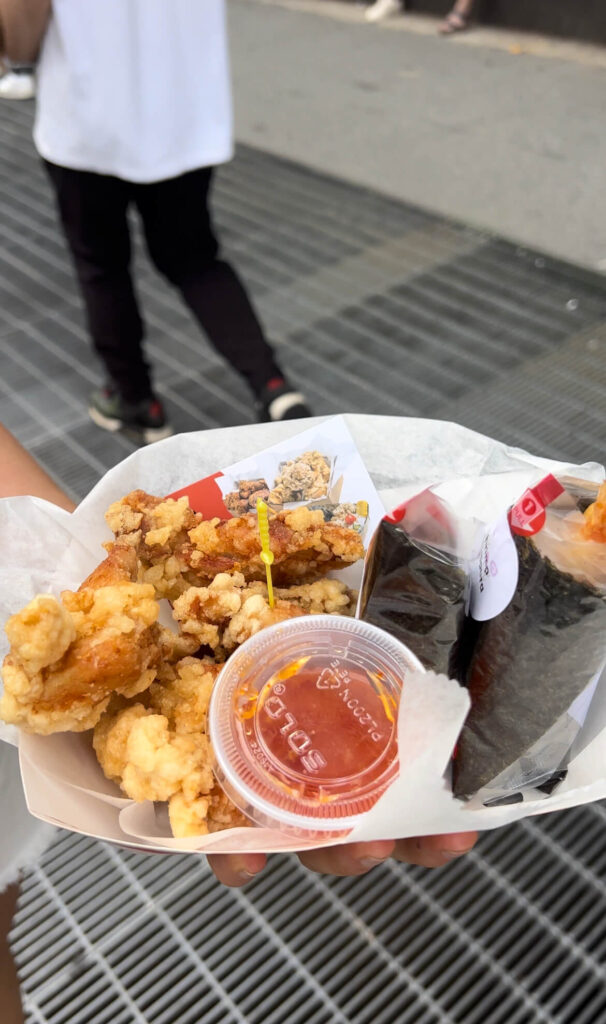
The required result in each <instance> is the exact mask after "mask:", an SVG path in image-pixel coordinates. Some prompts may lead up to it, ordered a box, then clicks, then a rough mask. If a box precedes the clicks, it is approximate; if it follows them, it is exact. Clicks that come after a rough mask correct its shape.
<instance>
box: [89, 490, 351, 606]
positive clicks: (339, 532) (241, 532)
mask: <svg viewBox="0 0 606 1024" xmlns="http://www.w3.org/2000/svg"><path fill="white" fill-rule="evenodd" d="M106 518H107V522H108V523H109V525H110V527H111V528H112V529H113V530H114V532H115V534H116V539H117V542H118V544H119V545H121V546H124V545H127V546H131V547H133V548H134V550H135V552H136V556H137V559H138V565H139V571H138V579H139V581H140V582H145V583H151V584H152V585H153V587H154V589H155V592H156V595H157V596H158V597H168V598H169V599H170V600H171V601H174V600H175V599H176V598H178V597H179V595H180V594H182V593H183V591H184V590H186V589H187V588H188V587H189V586H200V585H203V584H205V583H206V582H207V581H210V580H212V579H214V578H215V576H217V574H219V573H224V572H228V573H233V572H242V573H243V574H244V576H245V578H246V579H247V580H255V579H256V580H263V579H264V578H265V566H264V564H263V562H262V561H261V557H260V553H261V543H260V540H259V532H258V525H257V517H256V515H254V514H252V513H249V514H248V515H244V516H240V517H238V518H233V519H227V520H219V519H211V520H204V519H203V518H202V516H200V515H198V514H197V513H195V512H192V511H191V509H190V508H189V506H188V504H187V499H186V498H179V499H178V501H175V500H174V499H172V498H166V499H164V500H161V499H160V498H154V497H153V496H151V495H148V494H145V492H144V491H133V492H132V493H131V494H128V495H127V496H126V497H125V498H123V499H122V500H121V501H119V502H116V503H115V504H114V505H112V506H111V507H110V509H109V511H108V513H107V517H106ZM269 533H270V544H271V549H272V551H273V554H274V564H273V569H272V573H273V578H274V581H275V583H276V585H278V586H279V585H280V584H287V583H290V582H297V583H298V582H305V580H309V579H314V578H317V577H319V576H324V575H326V574H327V573H329V572H330V571H332V570H334V569H339V568H343V567H344V566H346V565H350V564H351V563H353V562H356V561H357V560H358V559H359V558H361V557H362V556H363V554H364V547H363V544H362V541H361V539H360V537H359V536H358V534H356V533H355V532H354V531H352V530H348V529H346V528H345V527H342V526H336V525H334V524H331V523H325V522H324V517H323V515H322V513H321V512H320V511H319V510H317V511H311V510H310V509H307V508H299V509H292V510H290V511H285V512H279V513H278V514H277V515H275V516H273V517H272V518H271V519H270V522H269ZM110 552H111V549H110Z"/></svg>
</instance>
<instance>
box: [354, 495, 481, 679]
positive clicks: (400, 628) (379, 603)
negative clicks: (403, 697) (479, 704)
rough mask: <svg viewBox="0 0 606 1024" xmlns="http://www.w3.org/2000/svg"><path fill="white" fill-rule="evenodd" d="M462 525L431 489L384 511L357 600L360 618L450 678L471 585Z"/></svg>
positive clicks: (456, 670) (455, 670)
mask: <svg viewBox="0 0 606 1024" xmlns="http://www.w3.org/2000/svg"><path fill="white" fill-rule="evenodd" d="M462 525H463V524H462V521H461V520H460V519H457V517H456V516H455V515H454V514H453V512H452V510H451V509H450V508H449V506H448V504H447V503H446V502H445V501H442V500H441V499H440V498H439V497H438V496H437V495H436V494H435V493H434V492H433V491H432V490H431V488H428V489H427V490H424V491H421V493H420V494H418V495H416V496H415V497H414V498H410V499H409V500H408V501H407V502H405V503H404V504H403V505H400V506H399V507H398V508H396V509H394V510H393V511H392V512H390V513H389V515H386V516H384V517H383V519H382V520H381V522H380V523H379V526H378V527H377V529H376V531H375V533H374V536H373V537H372V540H371V543H370V545H369V549H368V553H367V557H366V561H365V571H364V576H363V581H362V589H361V593H360V600H359V603H358V615H359V617H360V618H362V619H365V621H366V622H371V623H372V624H373V625H375V626H380V627H381V628H382V629H385V630H387V632H388V633H392V634H393V636H395V637H397V639H398V640H401V641H402V643H404V644H406V646H407V647H409V648H410V649H411V650H412V651H414V653H415V654H416V655H417V657H418V658H419V659H420V661H421V662H422V664H423V665H424V667H425V668H427V669H431V670H432V671H433V672H437V673H442V674H443V675H447V676H448V677H449V678H451V679H458V678H459V676H460V671H459V662H460V660H461V655H460V643H461V638H462V634H463V628H464V625H465V619H466V606H467V601H468V589H469V583H468V581H469V575H468V572H467V568H466V560H465V553H464V551H463V546H464V540H465V538H464V536H461V533H462Z"/></svg>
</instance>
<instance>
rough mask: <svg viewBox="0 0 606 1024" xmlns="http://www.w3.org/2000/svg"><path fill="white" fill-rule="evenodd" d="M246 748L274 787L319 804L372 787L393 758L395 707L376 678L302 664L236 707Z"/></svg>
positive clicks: (339, 662) (324, 664)
mask: <svg viewBox="0 0 606 1024" xmlns="http://www.w3.org/2000/svg"><path fill="white" fill-rule="evenodd" d="M238 717H239V719H240V722H241V725H242V730H243V740H244V743H245V744H246V745H247V746H248V747H249V750H250V751H251V752H252V753H253V756H254V757H255V760H256V761H257V763H258V764H259V765H260V766H262V767H264V768H265V769H266V770H267V771H269V773H270V774H271V776H272V779H273V780H274V782H276V781H277V782H278V783H280V784H281V785H283V786H284V787H285V788H286V789H287V790H288V792H290V793H291V794H292V793H295V792H296V793H297V794H298V795H299V796H301V797H304V798H306V799H310V798H311V799H312V800H313V799H314V798H316V799H317V800H318V802H320V803H322V802H324V801H330V800H331V799H332V800H334V799H336V798H338V797H342V796H344V795H346V794H347V795H350V796H351V797H352V798H354V799H355V796H356V793H360V791H361V790H365V789H367V788H368V787H369V786H370V787H372V786H373V784H376V783H377V781H378V780H379V779H380V778H381V776H382V775H383V774H384V773H385V772H386V770H387V769H388V768H389V767H390V765H391V766H393V763H394V761H395V760H396V758H397V737H396V721H397V706H396V702H395V700H394V697H393V695H392V694H391V693H390V692H389V691H388V688H387V687H386V686H385V685H384V684H383V681H382V676H381V673H374V672H370V671H367V670H366V669H365V668H363V667H361V666H359V665H354V664H351V663H348V662H347V660H345V659H343V658H341V659H339V658H336V657H335V658H331V659H330V658H329V659H327V658H326V657H322V658H318V657H313V658H309V657H307V658H301V659H299V661H296V662H292V663H290V664H289V665H287V666H286V667H285V668H284V669H282V670H280V671H279V672H277V673H275V674H274V675H273V676H272V677H271V678H270V679H268V680H267V682H266V683H265V684H264V685H263V687H262V688H261V690H260V692H259V694H258V697H257V696H256V694H255V695H252V694H250V693H247V691H246V687H245V686H244V687H243V688H242V690H241V691H240V701H239V703H238Z"/></svg>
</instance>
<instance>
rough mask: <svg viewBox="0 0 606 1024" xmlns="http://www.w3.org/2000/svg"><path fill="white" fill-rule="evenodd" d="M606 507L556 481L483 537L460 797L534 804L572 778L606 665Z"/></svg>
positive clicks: (476, 565)
mask: <svg viewBox="0 0 606 1024" xmlns="http://www.w3.org/2000/svg"><path fill="white" fill-rule="evenodd" d="M597 496H598V490H597V487H596V486H595V485H594V486H592V485H591V484H590V483H583V482H582V481H578V480H576V481H567V480H566V478H563V477H561V476H560V477H558V479H556V477H555V476H553V475H551V474H549V475H547V476H545V477H544V478H543V479H542V480H540V481H539V482H538V483H537V484H536V485H535V486H533V487H531V488H529V489H527V490H526V491H525V493H524V494H523V495H522V496H521V497H520V498H519V499H518V501H516V502H515V504H514V505H513V506H512V507H511V508H510V509H509V510H506V511H505V512H504V513H503V514H502V515H501V516H499V517H498V518H497V519H496V521H495V522H493V523H492V524H491V525H490V526H489V528H488V529H485V530H484V531H483V532H482V536H481V540H480V543H479V545H478V550H477V554H476V556H475V560H474V562H473V563H472V564H471V566H470V604H469V618H468V622H467V630H466V631H464V633H465V632H466V633H467V635H468V636H469V644H468V646H469V650H468V651H467V652H466V654H467V659H468V660H467V665H466V667H465V670H464V682H465V685H466V686H467V687H468V688H469V692H470V696H471V701H472V706H471V711H470V713H469V717H468V719H467V721H466V723H465V726H464V728H463V731H462V733H461V736H460V738H459V741H458V744H457V756H456V758H455V761H454V766H453V767H454V772H453V789H454V792H455V794H456V795H457V796H462V797H471V796H474V795H475V797H476V801H483V802H487V801H488V802H491V803H492V802H502V801H512V800H522V799H524V798H525V797H527V791H528V790H533V789H534V790H536V791H538V792H537V793H536V794H535V796H540V794H541V793H542V794H544V795H550V794H551V793H552V792H553V790H554V788H555V787H556V786H557V785H558V784H559V783H561V781H562V779H563V778H564V777H565V774H566V769H567V765H568V763H569V761H570V759H571V757H572V752H573V744H574V743H575V741H576V740H577V737H578V735H579V733H580V731H581V728H582V726H583V724H584V721H585V718H586V716H587V714H588V711H589V708H590V705H591V702H592V700H593V698H594V696H595V694H596V690H597V685H598V680H599V678H600V676H601V673H602V669H603V667H604V663H605V662H606V535H605V536H604V539H603V540H598V539H592V538H591V537H589V536H588V531H587V528H586V520H585V518H584V515H583V512H584V511H585V509H587V508H588V506H589V505H590V504H592V503H593V502H595V501H596V499H597ZM463 646H464V647H465V644H464V645H463Z"/></svg>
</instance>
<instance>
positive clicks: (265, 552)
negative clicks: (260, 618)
mask: <svg viewBox="0 0 606 1024" xmlns="http://www.w3.org/2000/svg"><path fill="white" fill-rule="evenodd" d="M257 518H258V520H259V536H260V538H261V561H262V562H264V563H265V575H266V577H267V598H268V600H269V607H270V608H273V606H274V588H273V585H272V582H271V568H270V566H271V564H272V562H273V560H274V553H273V551H272V550H271V548H270V546H269V520H268V518H267V505H266V504H265V502H264V501H262V500H261V498H257Z"/></svg>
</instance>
